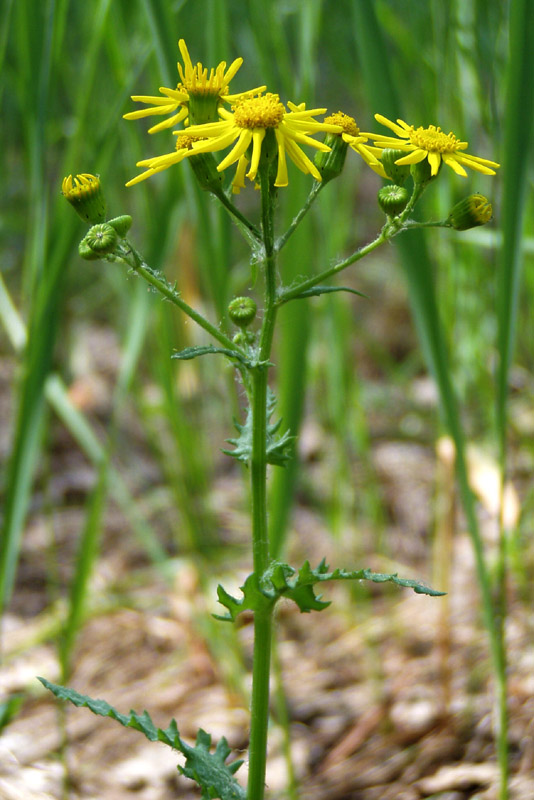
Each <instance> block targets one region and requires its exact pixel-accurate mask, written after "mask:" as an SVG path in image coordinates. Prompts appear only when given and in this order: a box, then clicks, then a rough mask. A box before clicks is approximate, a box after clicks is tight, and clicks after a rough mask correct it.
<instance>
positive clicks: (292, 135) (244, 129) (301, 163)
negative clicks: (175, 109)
mask: <svg viewBox="0 0 534 800" xmlns="http://www.w3.org/2000/svg"><path fill="white" fill-rule="evenodd" d="M288 106H289V109H290V111H286V108H285V106H284V104H283V103H281V102H280V98H279V96H278V95H277V94H272V93H271V92H268V93H267V94H265V95H263V96H262V95H261V94H259V95H258V96H256V97H244V98H241V99H240V100H238V101H237V102H236V103H235V104H234V106H233V110H232V112H230V111H227V110H226V109H225V108H219V116H220V117H221V120H220V121H219V122H212V123H207V124H205V125H194V126H192V127H191V128H189V129H188V133H191V134H194V135H196V136H202V137H203V138H204V139H206V140H207V141H206V142H198V143H197V142H195V143H194V144H193V146H192V152H193V153H208V152H215V151H217V150H224V149H225V148H226V147H229V146H230V145H231V144H233V142H235V144H234V146H233V148H232V149H231V151H230V152H229V153H228V155H227V156H226V157H225V158H224V159H223V160H222V161H221V163H220V164H219V166H218V167H217V169H218V170H219V172H221V171H222V170H224V169H226V168H227V167H229V166H231V165H232V164H235V162H236V161H237V171H236V175H235V178H234V181H233V184H232V186H233V190H234V192H239V190H240V189H241V188H242V187H243V186H244V177H245V170H246V168H247V166H248V158H247V155H246V153H247V150H248V148H249V146H252V152H251V156H250V169H249V170H248V172H247V173H246V176H247V178H249V179H250V180H252V181H253V180H255V178H256V175H257V172H258V167H259V163H260V156H261V154H262V146H263V145H264V140H265V137H266V135H268V136H269V137H270V139H272V140H273V146H274V147H275V148H276V151H277V152H276V155H277V158H278V168H277V173H276V178H275V183H274V185H275V186H287V184H288V174H287V162H286V154H287V155H288V156H289V157H290V159H291V160H292V161H293V162H294V163H295V164H296V166H297V167H298V168H299V169H300V170H301V171H302V172H304V173H305V174H307V173H310V174H311V175H313V177H314V178H315V179H316V180H318V181H320V180H321V174H320V172H319V171H318V169H317V167H316V166H315V164H313V163H312V161H310V159H309V158H308V156H307V155H306V154H305V153H304V152H303V150H302V149H301V148H300V146H299V145H301V144H306V145H311V147H315V148H316V149H317V150H322V151H325V152H326V151H329V150H330V148H329V147H328V146H327V145H325V144H323V143H322V142H318V141H316V140H315V139H312V138H311V134H314V133H318V132H324V133H328V132H332V133H339V132H340V131H341V128H340V126H339V125H331V124H330V125H329V124H326V123H324V122H317V121H316V120H314V119H313V117H314V116H315V115H316V114H324V112H325V111H326V109H324V108H314V109H310V110H308V111H306V109H305V106H304V104H303V103H301V104H300V105H299V106H297V105H295V104H294V103H288ZM273 137H274V139H273ZM236 139H237V141H236Z"/></svg>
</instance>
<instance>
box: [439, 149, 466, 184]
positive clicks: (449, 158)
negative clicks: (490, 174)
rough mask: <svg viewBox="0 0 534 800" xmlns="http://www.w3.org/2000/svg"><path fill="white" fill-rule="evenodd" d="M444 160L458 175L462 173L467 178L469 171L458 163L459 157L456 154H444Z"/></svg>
mask: <svg viewBox="0 0 534 800" xmlns="http://www.w3.org/2000/svg"><path fill="white" fill-rule="evenodd" d="M443 161H444V162H445V164H447V166H449V167H450V168H451V169H453V170H454V171H455V172H456V174H457V175H461V176H462V177H464V178H467V172H466V171H465V169H464V168H463V167H462V166H461V165H460V164H459V163H458V159H457V157H456V156H453V155H450V154H449V153H444V154H443Z"/></svg>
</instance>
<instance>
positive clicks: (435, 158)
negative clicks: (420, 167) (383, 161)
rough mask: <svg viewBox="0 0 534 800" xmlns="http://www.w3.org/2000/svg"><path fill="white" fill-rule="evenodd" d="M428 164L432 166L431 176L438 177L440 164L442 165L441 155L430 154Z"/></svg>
mask: <svg viewBox="0 0 534 800" xmlns="http://www.w3.org/2000/svg"><path fill="white" fill-rule="evenodd" d="M397 163H398V162H397ZM428 163H429V164H430V174H431V175H437V174H438V171H439V167H440V164H441V154H440V153H429V154H428Z"/></svg>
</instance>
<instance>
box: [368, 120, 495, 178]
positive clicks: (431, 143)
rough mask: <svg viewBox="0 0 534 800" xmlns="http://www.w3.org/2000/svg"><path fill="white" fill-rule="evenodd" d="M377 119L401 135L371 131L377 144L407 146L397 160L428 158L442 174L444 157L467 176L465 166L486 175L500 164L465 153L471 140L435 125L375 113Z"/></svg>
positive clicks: (435, 171)
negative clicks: (463, 139) (460, 138)
mask: <svg viewBox="0 0 534 800" xmlns="http://www.w3.org/2000/svg"><path fill="white" fill-rule="evenodd" d="M375 119H376V120H377V121H378V122H380V123H381V124H382V125H385V126H386V127H388V128H390V129H391V130H392V131H393V133H395V135H396V136H397V137H398V138H395V137H393V136H382V135H381V134H378V133H372V134H368V135H369V136H370V138H372V139H374V140H375V145H376V147H379V148H390V147H391V148H396V149H397V150H404V151H405V152H406V153H407V154H408V155H406V156H403V157H402V158H398V159H397V160H396V162H395V163H396V164H418V163H419V162H421V161H424V160H425V159H428V163H429V165H430V170H431V174H432V175H433V176H434V175H437V174H438V171H439V168H440V166H441V162H442V161H443V162H444V163H445V164H447V166H449V167H450V168H451V169H452V170H454V172H456V173H457V174H458V175H463V176H464V177H467V172H466V171H465V169H464V166H465V167H470V169H474V170H476V171H477V172H481V173H482V174H483V175H495V170H494V169H492V167H495V168H498V167H499V166H500V164H497V163H495V161H488V159H486V158H479V157H478V156H471V155H469V154H468V153H464V152H463V151H464V150H465V149H466V147H467V146H468V143H467V142H461V141H460V140H459V139H458V138H457V137H456V136H455V135H454V134H453V133H444V132H443V131H442V130H441V128H437V127H436V126H435V125H429V126H428V128H423V127H422V126H419V128H415V127H414V126H413V125H408V124H407V123H406V122H404V120H402V119H398V120H397V122H392V121H391V120H389V119H387V118H386V117H383V116H382V115H381V114H375Z"/></svg>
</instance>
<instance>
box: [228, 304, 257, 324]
mask: <svg viewBox="0 0 534 800" xmlns="http://www.w3.org/2000/svg"><path fill="white" fill-rule="evenodd" d="M257 308H258V307H257V305H256V303H255V301H254V300H253V299H252V297H234V299H233V300H232V302H231V303H230V305H229V306H228V316H229V317H230V319H231V320H232V322H233V323H234V324H235V325H237V326H238V327H239V328H248V326H249V325H250V323H251V322H252V320H253V319H254V317H255V316H256V311H257Z"/></svg>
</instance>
